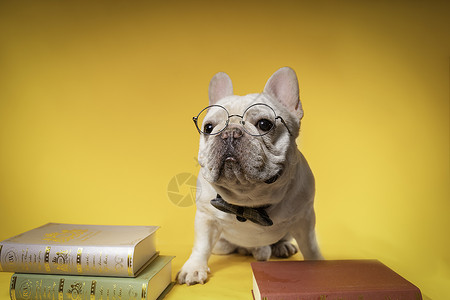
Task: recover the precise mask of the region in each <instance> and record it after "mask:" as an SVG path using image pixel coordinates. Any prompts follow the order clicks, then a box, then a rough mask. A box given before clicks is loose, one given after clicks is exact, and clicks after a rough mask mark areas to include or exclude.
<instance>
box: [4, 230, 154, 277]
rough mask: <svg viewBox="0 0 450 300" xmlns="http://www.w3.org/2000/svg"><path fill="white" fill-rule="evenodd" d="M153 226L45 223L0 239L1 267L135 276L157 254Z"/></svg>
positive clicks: (96, 274) (46, 272)
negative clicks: (0, 240) (2, 239)
mask: <svg viewBox="0 0 450 300" xmlns="http://www.w3.org/2000/svg"><path fill="white" fill-rule="evenodd" d="M158 228H159V227H158V226H106V225H77V224H60V223H48V224H46V225H43V226H41V227H38V228H35V229H33V230H30V231H27V232H25V233H22V234H19V235H17V236H14V237H12V238H9V239H6V240H4V241H2V242H0V270H1V271H4V272H20V273H42V274H72V275H92V276H116V277H136V276H137V274H138V273H139V272H140V271H141V270H142V269H143V268H144V267H145V266H146V264H147V263H148V261H149V260H150V259H151V258H152V257H153V256H154V255H155V254H156V245H155V232H156V230H157V229H158Z"/></svg>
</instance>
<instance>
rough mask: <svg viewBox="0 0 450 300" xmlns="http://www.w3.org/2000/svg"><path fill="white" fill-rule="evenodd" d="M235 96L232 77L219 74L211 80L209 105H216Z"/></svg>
mask: <svg viewBox="0 0 450 300" xmlns="http://www.w3.org/2000/svg"><path fill="white" fill-rule="evenodd" d="M231 95H233V84H232V83H231V79H230V76H228V75H227V74H226V73H223V72H219V73H217V74H216V75H214V77H213V78H212V79H211V82H210V83H209V104H210V105H213V104H216V103H217V101H219V100H220V99H222V98H224V97H227V96H231Z"/></svg>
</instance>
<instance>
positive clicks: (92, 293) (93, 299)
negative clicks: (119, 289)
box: [90, 280, 97, 300]
mask: <svg viewBox="0 0 450 300" xmlns="http://www.w3.org/2000/svg"><path fill="white" fill-rule="evenodd" d="M96 287H97V281H96V280H92V283H91V296H90V300H95V289H96Z"/></svg>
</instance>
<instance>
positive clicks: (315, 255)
mask: <svg viewBox="0 0 450 300" xmlns="http://www.w3.org/2000/svg"><path fill="white" fill-rule="evenodd" d="M209 105H210V106H209V107H207V108H206V109H204V110H203V111H202V112H201V113H200V114H199V115H198V116H197V117H194V122H195V123H196V126H197V129H198V131H199V132H200V145H199V154H198V161H199V164H200V167H201V169H200V174H199V176H198V182H197V187H198V188H197V194H196V215H195V223H194V226H195V240H194V246H193V249H192V254H191V255H190V257H189V259H188V260H187V261H186V263H185V264H184V265H183V267H182V268H181V270H180V271H179V272H178V274H177V281H178V283H179V284H184V283H186V284H187V285H193V284H197V283H200V284H203V283H205V282H206V281H207V278H208V273H209V272H210V269H209V268H208V260H209V257H210V255H211V254H212V253H213V254H230V253H233V252H239V253H244V254H251V255H253V257H254V258H255V259H256V260H268V259H269V258H270V257H271V256H275V257H289V256H291V255H293V254H295V253H296V252H297V248H296V246H295V245H294V244H292V243H291V241H292V238H294V239H295V240H296V242H297V245H298V247H299V249H300V251H301V253H302V255H303V258H304V259H306V260H319V259H323V257H322V255H321V252H320V249H319V246H318V243H317V239H316V233H315V212H314V194H315V184H314V176H313V174H312V172H311V169H310V167H309V165H308V163H307V161H306V159H305V157H304V156H303V155H302V154H301V153H300V151H299V150H298V147H297V144H296V138H297V137H298V135H299V130H300V121H301V119H302V117H303V109H302V105H301V102H300V98H299V87H298V80H297V76H296V74H295V72H294V70H292V69H291V68H289V67H284V68H281V69H279V70H278V71H276V72H275V73H274V74H273V75H272V76H271V77H270V78H269V80H268V81H267V83H266V85H265V87H264V91H263V92H262V93H260V94H249V95H246V96H236V95H233V86H232V82H231V79H230V77H229V76H228V75H227V74H225V73H222V72H221V73H217V74H216V75H215V76H214V77H213V78H212V79H211V82H210V84H209Z"/></svg>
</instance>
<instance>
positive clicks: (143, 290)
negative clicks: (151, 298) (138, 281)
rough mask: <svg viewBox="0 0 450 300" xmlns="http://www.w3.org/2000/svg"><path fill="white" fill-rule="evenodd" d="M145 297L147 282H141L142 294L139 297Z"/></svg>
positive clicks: (143, 299) (143, 298)
mask: <svg viewBox="0 0 450 300" xmlns="http://www.w3.org/2000/svg"><path fill="white" fill-rule="evenodd" d="M146 298H147V284H145V283H143V284H142V294H141V299H142V300H145V299H146Z"/></svg>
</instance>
